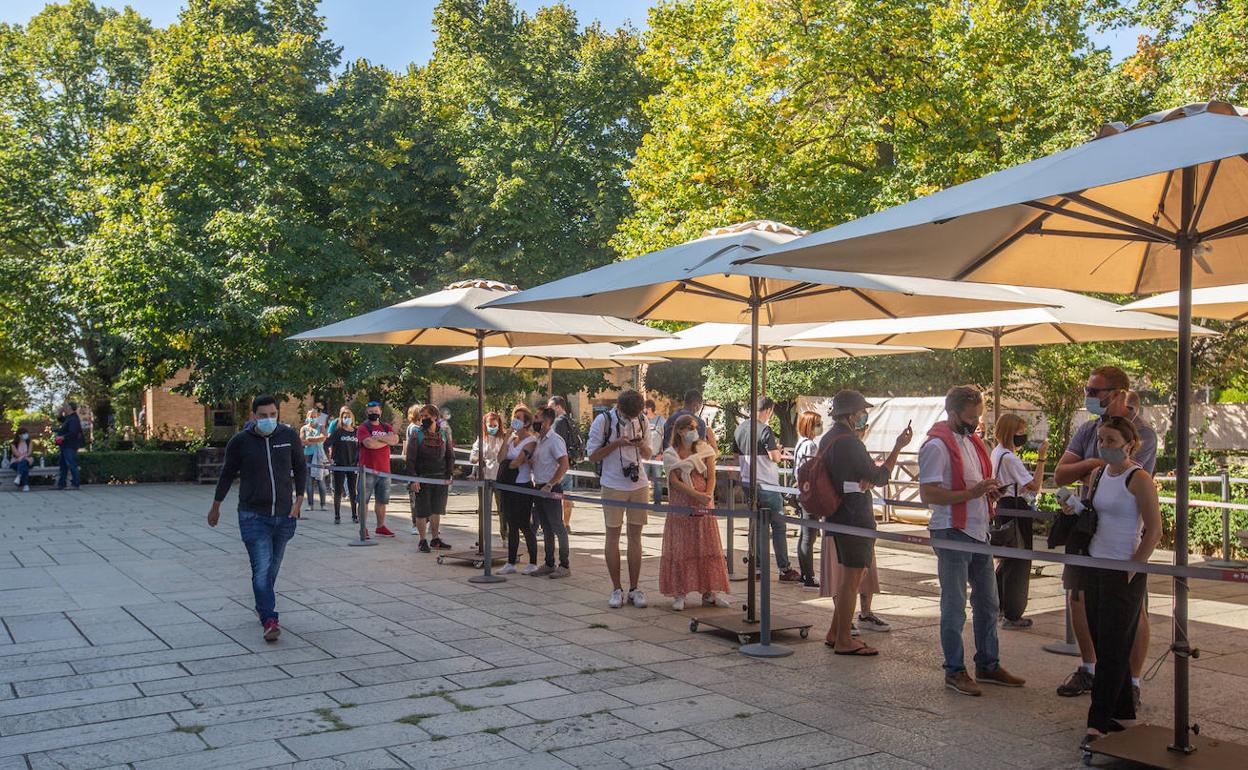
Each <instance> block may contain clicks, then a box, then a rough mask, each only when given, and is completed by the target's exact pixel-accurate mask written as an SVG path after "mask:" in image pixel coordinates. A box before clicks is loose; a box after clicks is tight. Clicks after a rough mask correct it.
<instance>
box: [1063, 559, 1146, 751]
mask: <svg viewBox="0 0 1248 770" xmlns="http://www.w3.org/2000/svg"><path fill="white" fill-rule="evenodd" d="M1079 572H1080V578H1081V580H1082V581H1083V601H1084V608H1085V610H1086V611H1087V615H1088V629H1089V630H1090V631H1091V632H1092V644H1093V647H1094V648H1095V649H1096V676H1095V677H1094V678H1093V680H1092V705H1091V706H1089V707H1088V727H1091V728H1094V729H1096V730H1100V731H1101V732H1102V733H1107V732H1109V730H1110V728H1111V726H1112V724H1113V722H1114V721H1115V720H1122V719H1135V702H1134V701H1133V700H1132V697H1131V646H1132V645H1133V644H1135V629H1136V627H1137V626H1139V620H1140V611H1141V609H1142V608H1143V607H1144V595H1145V594H1147V593H1148V576H1147V575H1145V574H1144V573H1142V572H1140V573H1136V575H1135V577H1134V578H1133V579H1132V580H1131V582H1129V583H1128V582H1127V573H1125V572H1122V571H1119V570H1112V569H1098V568H1095V567H1080V569H1079Z"/></svg>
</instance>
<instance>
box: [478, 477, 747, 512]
mask: <svg viewBox="0 0 1248 770" xmlns="http://www.w3.org/2000/svg"><path fill="white" fill-rule="evenodd" d="M494 488H495V489H501V490H504V491H506V492H519V493H520V494H524V495H532V496H534V497H543V498H546V499H548V500H572V501H579V502H582V503H593V504H601V503H613V504H618V505H619V507H621V508H630V509H634V510H645V511H654V512H656V513H664V514H667V513H674V514H677V515H682V516H720V517H723V518H728V517H742V516H749V515H751V512H750V509H749V508H703V507H698V506H687V505H656V504H655V503H630V502H627V501H624V500H605V499H603V498H601V497H589V496H587V495H572V494H568V493H567V492H543V491H542V490H541V489H535V488H533V487H525V486H518V485H516V484H503V483H502V482H498V481H496V482H494Z"/></svg>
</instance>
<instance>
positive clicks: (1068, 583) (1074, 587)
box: [1062, 564, 1083, 591]
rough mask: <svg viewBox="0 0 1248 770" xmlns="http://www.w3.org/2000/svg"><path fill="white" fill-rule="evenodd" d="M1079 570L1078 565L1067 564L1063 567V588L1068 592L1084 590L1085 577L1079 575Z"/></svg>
mask: <svg viewBox="0 0 1248 770" xmlns="http://www.w3.org/2000/svg"><path fill="white" fill-rule="evenodd" d="M1079 569H1080V568H1079V566H1078V565H1077V564H1067V565H1064V566H1063V567H1062V588H1064V589H1065V590H1067V591H1082V590H1083V582H1082V581H1083V576H1082V575H1080V574H1079Z"/></svg>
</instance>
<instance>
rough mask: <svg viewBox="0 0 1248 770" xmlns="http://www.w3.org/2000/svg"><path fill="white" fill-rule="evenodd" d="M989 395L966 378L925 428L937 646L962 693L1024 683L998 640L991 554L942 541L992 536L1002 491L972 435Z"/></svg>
mask: <svg viewBox="0 0 1248 770" xmlns="http://www.w3.org/2000/svg"><path fill="white" fill-rule="evenodd" d="M983 414H984V399H983V396H982V395H981V394H980V392H979V390H978V389H977V388H975V387H972V386H969V385H959V386H957V387H955V388H951V389H950V390H949V392H948V393H947V394H946V395H945V415H946V419H945V420H944V421H942V422H939V423H937V424H936V425H934V426H933V427H932V429H931V430H929V431H928V433H927V436H928V438H927V441H925V442H924V444H923V447H922V449H920V450H919V496H920V497H921V498H922V500H923V502H924V503H926V504H927V505H928V506H929V507H930V508H931V509H932V515H931V519H930V521H929V523H928V529H929V530H930V531H931V536H932V548H933V549H934V550H935V551H936V564H937V567H936V574H937V578H938V579H939V581H940V646H941V649H942V650H943V651H944V655H945V666H944V667H945V686H946V687H948V688H949V689H950V690H953V691H954V692H958V693H961V694H962V695H976V696H977V695H982V694H983V691H982V690H981V689H980V687H979V685H981V684H995V685H1001V686H1003V687H1022V686H1023V684H1024V681H1025V680H1023V679H1021V678H1020V677H1016V676H1014V675H1013V674H1011V673H1010V672H1008V671H1006V670H1005V669H1004V668H1002V667H1001V661H1000V654H999V648H998V645H997V615H998V612H999V609H998V603H997V579H996V573H995V572H994V571H993V564H992V557H991V556H989V555H988V554H984V553H970V552H967V551H955V550H951V549H948V548H941V547H940V541H942V540H944V541H953V542H958V543H972V544H976V543H977V544H980V545H983V544H985V543H987V542H988V520H989V518H990V517H991V515H992V514H991V508H992V504H993V503H994V502H995V501H996V499H997V498H998V497H1000V491H999V490H998V488H997V482H996V480H995V479H994V478H993V477H992V462H991V461H990V460H989V456H988V447H987V446H985V445H984V441H983V439H981V438H980V437H979V436H977V435H976V434H975V428H976V427H977V426H978V425H979V420H980V418H981V417H983ZM968 583H969V584H970V586H971V612H972V614H973V616H974V620H973V627H974V632H975V678H974V679H971V677H970V675H969V674H967V672H966V661H965V657H964V652H963V648H962V627H963V626H964V625H966V587H967V584H968Z"/></svg>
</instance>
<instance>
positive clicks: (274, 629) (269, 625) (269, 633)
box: [264, 618, 282, 642]
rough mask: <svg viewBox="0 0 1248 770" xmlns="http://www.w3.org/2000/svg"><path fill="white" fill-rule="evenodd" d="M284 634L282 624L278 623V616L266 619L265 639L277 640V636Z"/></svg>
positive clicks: (267, 640) (268, 640)
mask: <svg viewBox="0 0 1248 770" xmlns="http://www.w3.org/2000/svg"><path fill="white" fill-rule="evenodd" d="M281 635H282V629H281V626H279V625H277V618H269V619H268V620H266V621H264V641H266V642H276V641H277V637H279V636H281Z"/></svg>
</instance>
